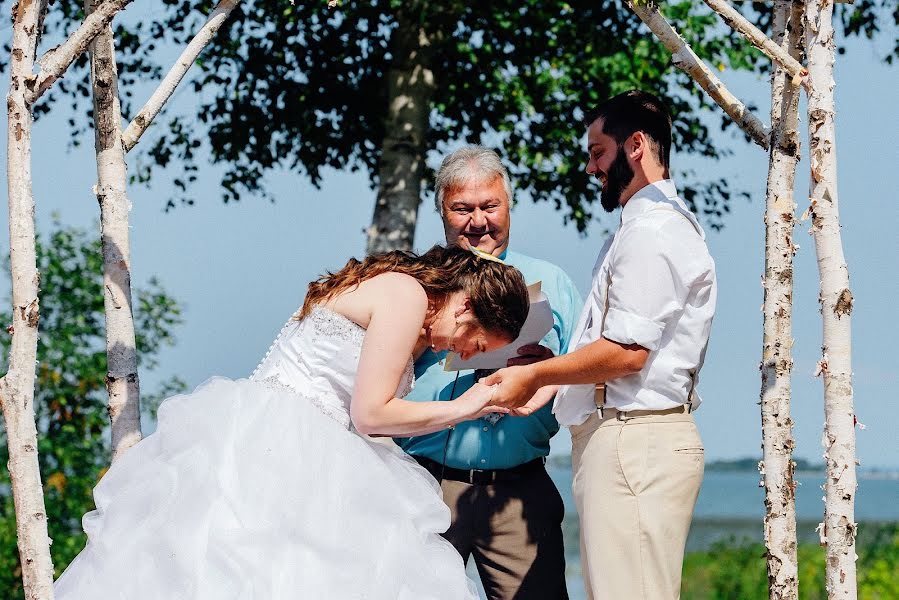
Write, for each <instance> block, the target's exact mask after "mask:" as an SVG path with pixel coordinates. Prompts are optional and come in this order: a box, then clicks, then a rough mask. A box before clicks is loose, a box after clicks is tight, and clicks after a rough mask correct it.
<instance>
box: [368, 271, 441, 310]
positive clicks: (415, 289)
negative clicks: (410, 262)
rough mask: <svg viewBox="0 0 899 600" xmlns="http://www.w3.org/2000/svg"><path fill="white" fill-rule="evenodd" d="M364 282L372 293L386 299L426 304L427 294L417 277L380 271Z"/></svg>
mask: <svg viewBox="0 0 899 600" xmlns="http://www.w3.org/2000/svg"><path fill="white" fill-rule="evenodd" d="M366 283H368V284H370V285H369V288H370V289H371V291H372V292H373V293H376V294H377V295H378V296H381V297H383V298H385V299H388V300H393V301H396V300H400V301H406V302H411V303H415V304H417V303H420V302H423V303H425V304H427V301H428V296H427V294H426V293H425V289H424V288H423V287H422V286H421V284H420V283H419V282H418V280H417V279H415V278H414V277H412V276H411V275H406V274H405V273H382V274H381V275H378V276H376V277H372V278H371V279H369V280H368V281H366Z"/></svg>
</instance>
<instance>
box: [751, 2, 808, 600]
mask: <svg viewBox="0 0 899 600" xmlns="http://www.w3.org/2000/svg"><path fill="white" fill-rule="evenodd" d="M772 27H773V34H774V36H773V37H774V43H776V44H777V46H778V48H779V49H780V50H782V51H783V52H785V53H789V55H790V57H791V58H793V59H794V60H798V59H799V58H800V57H801V54H802V41H803V40H802V5H801V3H794V2H792V1H791V0H777V1H776V2H775V4H774V16H773V22H772ZM794 76H795V74H791V73H790V72H789V71H787V70H786V69H784V68H783V67H780V66H778V65H776V64H775V65H773V71H772V74H771V142H770V145H769V146H770V148H771V152H770V158H769V163H768V187H767V206H766V209H765V278H764V289H765V302H764V309H763V310H764V315H765V323H764V340H763V348H762V362H761V367H760V368H761V372H762V390H761V406H762V411H761V412H762V449H763V462H762V465H761V471H762V474H763V477H764V484H765V545H766V546H767V560H768V597H769V598H770V599H771V600H795V599H796V598H798V597H799V575H798V562H797V556H796V495H795V492H796V483H795V482H794V480H793V468H794V466H795V464H794V463H793V447H794V445H795V444H794V440H793V420H792V419H791V418H790V375H791V372H792V369H793V358H792V346H793V337H792V312H793V256H794V254H795V253H796V246H795V245H794V244H793V227H794V223H795V217H794V213H795V208H796V205H795V203H794V201H793V186H794V183H795V178H796V165H797V163H798V161H799V145H800V143H799V132H798V124H799V123H798V122H799V118H798V117H799V95H800V93H799V92H800V89H799V87H798V86H796V85H793V84H792V83H791V79H792V78H793V77H794Z"/></svg>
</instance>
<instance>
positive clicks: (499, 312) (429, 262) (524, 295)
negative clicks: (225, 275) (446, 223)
mask: <svg viewBox="0 0 899 600" xmlns="http://www.w3.org/2000/svg"><path fill="white" fill-rule="evenodd" d="M382 273H404V274H406V275H410V276H412V277H414V278H415V279H416V281H418V283H420V284H421V286H422V287H423V288H424V290H425V293H426V294H427V295H428V298H429V299H430V300H431V302H433V303H434V304H435V305H436V306H437V307H438V308H439V307H440V306H441V305H442V304H443V302H444V300H445V299H446V297H447V296H448V295H450V294H452V293H454V292H458V291H464V292H465V295H466V296H468V297H469V298H470V299H471V308H472V311H473V312H474V316H475V317H476V318H477V320H478V322H479V323H480V324H481V325H482V326H483V327H484V329H486V330H487V331H490V332H492V333H499V334H503V335H505V336H508V337H509V338H510V339H513V340H514V339H515V338H517V337H518V333H519V332H520V331H521V326H522V325H524V320H525V319H526V318H527V315H528V290H527V286H526V285H525V283H524V277H522V275H521V272H520V271H519V270H518V269H516V268H515V267H511V266H509V265H506V264H503V263H500V262H495V261H492V260H488V259H485V258H481V257H479V256H477V255H475V254H474V253H472V252H470V251H468V250H462V249H461V248H456V247H452V248H444V247H443V246H434V247H433V248H431V249H430V250H428V251H427V252H425V253H424V254H421V255H418V254H415V253H413V252H405V251H402V250H394V251H393V252H387V253H384V254H373V255H370V256H367V257H365V259H364V260H362V261H361V262H360V261H358V260H356V259H355V258H351V259H350V260H349V261H348V262H347V264H346V265H345V266H344V267H343V268H342V269H340V270H339V271H337V272H336V273H330V272H329V273H327V274H326V275H323V276H322V277H319V278H318V280H316V281H313V282H312V283H310V284H309V290H308V291H307V292H306V300H305V301H304V302H303V308H302V309H301V310H300V312H299V313H298V314H297V319H302V318H304V317H306V316H307V315H308V314H309V313H310V311H311V310H312V308H313V307H314V306H316V305H318V304H324V303H326V302H327V301H328V300H330V299H331V298H333V297H334V296H336V295H338V294H340V293H341V292H344V291H347V290H349V289H351V288H354V287H356V286H358V285H359V284H360V283H362V282H363V281H365V280H367V279H371V278H372V277H375V276H377V275H381V274H382Z"/></svg>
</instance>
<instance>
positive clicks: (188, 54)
mask: <svg viewBox="0 0 899 600" xmlns="http://www.w3.org/2000/svg"><path fill="white" fill-rule="evenodd" d="M240 1H241V0H220V1H219V3H218V4H217V5H216V7H215V9H213V11H212V13H211V14H210V15H209V18H208V19H206V22H205V23H204V24H203V27H201V28H200V31H199V32H197V34H196V35H195V36H194V38H193V39H192V40H191V41H190V42H189V43H188V44H187V46H186V47H185V48H184V51H183V52H182V53H181V56H179V57H178V60H177V61H176V62H175V64H174V65H173V66H172V68H171V70H169V72H168V73H167V74H166V76H165V78H164V79H163V80H162V82H161V83H160V84H159V87H158V88H156V91H155V92H153V95H152V96H150V99H149V100H147V103H146V104H145V105H144V107H143V108H141V109H140V111H139V112H138V113H137V116H135V117H134V119H133V120H132V121H131V123H129V124H128V127H126V128H125V131H124V133H123V134H122V143H123V144H124V146H125V152H129V151H130V150H131V149H132V148H134V146H135V145H136V144H137V142H138V140H140V137H141V136H142V135H143V134H144V132H145V131H146V130H147V128H148V127H149V126H150V123H152V122H153V119H155V118H156V116H157V115H158V114H159V112H160V111H161V110H162V107H163V106H165V103H166V102H168V100H169V98H171V96H172V94H173V93H174V92H175V88H177V87H178V84H180V83H181V80H182V79H184V76H185V75H186V74H187V71H188V70H189V69H190V67H191V66H192V65H193V64H194V61H196V60H197V56H199V55H200V52H202V51H203V49H204V48H205V47H206V46H207V45H208V44H209V42H211V41H212V38H213V37H215V34H216V33H217V32H218V30H219V28H220V27H221V26H222V24H223V23H224V22H225V20H226V19H227V18H228V16H229V15H230V14H231V11H233V10H234V9H235V8H236V7H237V5H238V4H240Z"/></svg>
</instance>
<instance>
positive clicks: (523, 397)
mask: <svg viewBox="0 0 899 600" xmlns="http://www.w3.org/2000/svg"><path fill="white" fill-rule="evenodd" d="M553 356H555V355H554V354H553V351H552V350H550V349H549V348H547V347H546V346H541V345H539V344H528V345H526V346H522V347H521V348H519V349H518V356H517V357H515V358H511V359H509V362H508V365H509V366H507V367H506V368H505V369H500V370H499V371H497V372H496V373H493V374H492V375H489V376H488V377H485V378H483V379H481V380H480V381H479V383H481V384H483V385H487V386H496V387H494V389H493V391H492V394H491V399H490V402H489V406H487V407H485V408H484V410H483V411H482V412H484V413H488V412H498V413H505V414H511V415H513V416H519V417H526V416H528V415H530V414H533V413H534V412H535V411H537V410H539V409H540V408H542V407H543V406H544V405H545V404H546V403H547V402H549V400H550V399H551V398H552V397H553V395H554V394H555V391H556V388H555V386H548V387H546V388H541V386H540V384H539V383H538V381H537V377H536V370H535V369H534V368H533V366H532V365H533V364H534V363H537V362H541V361H544V360H546V359H548V358H552V357H553Z"/></svg>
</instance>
